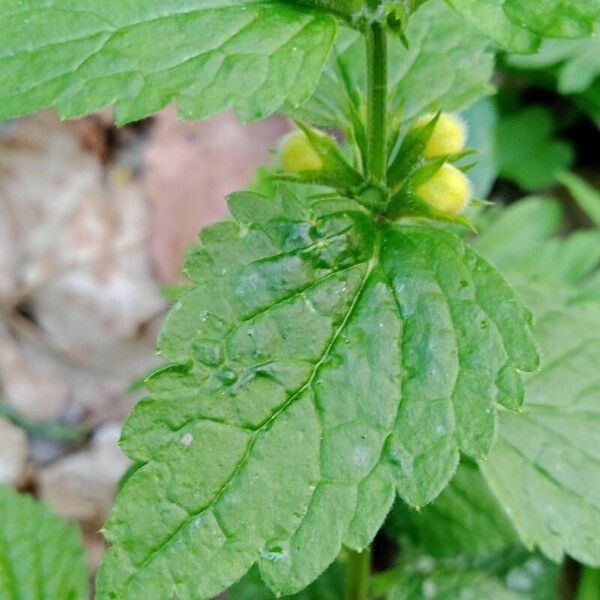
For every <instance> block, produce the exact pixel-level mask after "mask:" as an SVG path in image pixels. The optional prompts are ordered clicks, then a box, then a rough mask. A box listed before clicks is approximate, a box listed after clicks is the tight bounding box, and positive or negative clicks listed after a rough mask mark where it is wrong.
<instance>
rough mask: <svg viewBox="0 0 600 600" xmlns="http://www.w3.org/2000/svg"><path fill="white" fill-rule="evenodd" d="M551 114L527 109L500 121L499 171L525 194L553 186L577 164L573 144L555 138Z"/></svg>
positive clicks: (498, 132) (532, 108)
mask: <svg viewBox="0 0 600 600" xmlns="http://www.w3.org/2000/svg"><path fill="white" fill-rule="evenodd" d="M555 130H556V126H555V123H554V120H553V118H552V114H551V113H550V111H549V110H548V109H546V108H544V107H542V106H533V107H528V108H525V109H523V110H521V111H519V112H517V113H514V114H511V115H508V116H505V117H503V118H502V119H500V121H499V123H498V127H497V130H496V148H495V156H496V162H497V166H498V171H499V173H500V175H501V176H502V177H505V178H506V179H510V180H511V181H513V182H515V183H516V184H518V185H519V186H521V187H522V188H523V189H524V190H537V189H541V188H546V187H548V186H551V185H552V184H553V183H555V182H556V179H557V177H558V175H559V174H560V173H561V172H563V171H564V170H565V169H568V168H569V167H570V166H571V164H572V163H573V159H574V155H573V150H572V148H571V146H570V145H569V144H567V143H566V142H563V141H560V140H558V139H556V138H555V136H554V134H555Z"/></svg>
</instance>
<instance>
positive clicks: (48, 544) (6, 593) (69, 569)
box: [0, 486, 88, 600]
mask: <svg viewBox="0 0 600 600" xmlns="http://www.w3.org/2000/svg"><path fill="white" fill-rule="evenodd" d="M0 598H2V600H21V599H24V598H39V599H40V600H85V599H86V598H88V573H87V566H86V560H85V550H84V549H83V544H82V541H81V535H80V533H79V530H78V529H77V527H76V526H74V525H69V524H67V523H65V522H64V521H63V520H62V519H60V518H59V517H57V516H56V515H54V514H53V513H52V512H50V510H49V509H48V508H47V507H46V506H45V505H44V504H39V503H37V502H35V501H34V500H33V499H32V498H30V497H27V496H22V495H20V494H18V493H17V492H16V491H14V490H12V489H11V488H8V487H5V486H0Z"/></svg>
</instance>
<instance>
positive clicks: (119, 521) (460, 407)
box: [98, 187, 537, 600]
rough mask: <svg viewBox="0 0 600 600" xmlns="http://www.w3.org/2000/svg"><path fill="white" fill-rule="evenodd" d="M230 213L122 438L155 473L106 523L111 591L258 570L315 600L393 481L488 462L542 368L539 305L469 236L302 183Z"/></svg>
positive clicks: (372, 529) (435, 489)
mask: <svg viewBox="0 0 600 600" xmlns="http://www.w3.org/2000/svg"><path fill="white" fill-rule="evenodd" d="M229 206H230V210H231V213H232V216H233V220H232V221H230V222H224V223H220V224H218V225H215V226H213V227H209V228H208V229H206V230H204V232H203V233H202V236H201V240H202V246H200V247H198V248H196V249H195V250H194V251H193V252H192V253H191V254H190V256H189V259H188V261H187V265H186V269H185V272H186V273H187V275H188V276H189V277H190V278H191V279H192V280H193V281H194V282H195V287H194V288H193V289H192V290H191V291H189V292H188V293H187V294H185V295H184V296H183V297H182V298H181V299H180V301H179V302H178V303H177V304H176V305H175V306H174V307H173V309H172V311H171V313H170V315H169V316H168V318H167V320H166V322H165V325H164V328H163V331H162V334H161V339H160V350H161V353H162V355H163V356H164V358H165V359H166V360H167V361H168V363H170V364H168V365H167V366H166V367H165V368H164V369H162V370H160V371H159V372H157V373H156V374H155V375H154V376H153V377H151V378H150V380H149V381H148V386H149V389H150V391H151V397H149V398H148V399H146V400H144V401H142V402H141V403H140V404H138V406H137V407H136V409H135V410H134V412H133V413H132V415H131V417H130V418H129V421H128V422H127V424H126V426H125V429H124V433H123V447H124V449H125V451H126V452H127V454H128V455H129V456H130V457H131V458H132V459H134V460H135V461H137V462H143V463H145V464H144V466H142V467H141V468H140V469H138V470H137V471H136V472H135V473H134V474H133V475H132V476H131V478H130V479H129V480H128V482H127V483H126V485H125V486H124V488H123V491H122V492H121V494H120V495H119V497H118V499H117V501H116V504H115V507H114V510H113V513H112V516H111V518H110V520H109V522H108V524H107V527H106V531H107V537H108V539H109V540H110V541H111V542H112V544H113V546H112V548H111V549H110V550H109V552H108V554H107V557H106V559H105V562H104V565H103V568H102V570H101V574H100V577H99V592H98V593H99V598H111V597H118V598H119V599H120V600H121V599H122V600H126V599H128V598H137V597H139V596H141V595H143V594H144V593H146V592H147V591H148V590H152V591H153V593H154V594H155V595H157V596H158V597H165V598H168V597H171V596H172V595H173V594H176V595H177V596H178V597H179V598H181V599H182V600H185V599H187V598H194V599H195V598H208V597H211V596H212V595H215V594H217V593H219V592H220V591H222V590H223V589H225V588H226V587H228V586H229V585H231V584H232V583H233V582H234V581H236V580H237V579H239V578H240V577H241V576H242V575H243V574H244V573H245V572H246V571H247V570H248V569H249V568H250V567H251V566H252V565H253V564H258V566H259V568H260V571H261V575H262V577H263V579H264V580H265V581H266V582H267V583H268V585H269V586H270V587H271V588H272V589H273V591H275V592H276V593H294V592H296V591H298V590H300V589H302V588H303V587H305V586H306V585H307V584H308V583H310V582H311V581H312V580H313V579H315V578H316V577H317V576H318V575H319V574H320V573H321V572H322V571H323V570H324V569H325V568H326V567H327V566H328V565H329V564H330V563H331V562H332V561H333V560H334V559H335V557H336V556H337V554H338V553H339V551H340V548H341V545H342V543H346V544H348V545H351V546H358V545H364V544H367V543H369V542H370V541H371V539H372V538H373V536H374V535H375V533H376V531H377V529H378V528H379V527H380V525H381V523H382V521H383V519H384V518H385V516H386V514H387V512H388V510H389V508H390V505H391V502H392V500H393V494H394V488H396V489H397V491H398V492H399V493H400V495H401V496H402V497H403V498H405V500H407V501H408V502H410V503H411V504H413V505H414V504H425V503H427V502H429V501H431V500H432V499H433V498H434V497H435V496H436V495H437V494H439V492H440V491H441V490H442V489H443V487H444V486H445V485H446V483H447V482H448V481H449V480H450V479H451V477H452V475H453V474H454V471H455V469H456V466H457V463H458V458H459V452H460V451H462V452H465V453H467V454H471V455H472V456H476V457H481V456H485V455H486V454H487V452H488V451H489V449H490V446H491V444H492V442H493V440H494V436H495V423H496V404H497V403H498V402H503V403H505V404H507V405H511V406H513V405H518V404H519V400H520V398H519V395H520V391H519V381H520V378H519V375H518V372H517V370H518V369H524V370H531V369H533V368H535V366H536V364H537V353H536V350H535V347H534V346H533V344H532V342H531V339H530V337H529V333H528V324H529V314H528V312H527V311H526V310H525V309H523V308H522V306H521V305H520V304H519V302H518V301H517V300H516V298H515V296H514V295H513V293H512V291H511V290H510V288H509V287H508V286H507V284H506V283H505V282H504V280H503V279H502V278H501V277H500V276H499V275H498V274H497V273H496V272H495V271H494V270H493V269H492V268H491V267H490V266H489V265H488V264H487V263H485V262H484V261H483V260H482V259H481V258H480V257H479V256H478V255H476V254H475V253H474V252H473V251H472V250H470V249H469V248H468V247H467V246H465V245H464V243H463V242H462V241H461V240H460V239H459V238H458V237H456V236H454V235H452V234H450V233H447V232H444V231H442V230H436V229H431V228H429V227H421V226H416V225H385V226H384V225H382V224H376V223H375V222H374V221H373V220H372V217H371V216H370V215H369V214H368V213H367V212H365V211H364V210H363V209H362V208H361V207H360V206H359V205H358V204H356V203H354V202H352V201H350V200H348V199H341V198H340V199H335V198H327V199H310V198H301V197H298V196H297V195H296V194H294V193H293V188H291V187H285V188H282V189H281V190H280V192H279V193H278V194H276V195H275V197H274V198H266V197H263V196H259V195H257V194H252V193H242V194H236V195H234V196H232V197H231V198H230V200H229ZM367 502H368V508H365V507H366V503H367ZM317 540H318V543H317Z"/></svg>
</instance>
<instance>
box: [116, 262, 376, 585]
mask: <svg viewBox="0 0 600 600" xmlns="http://www.w3.org/2000/svg"><path fill="white" fill-rule="evenodd" d="M359 264H364V263H359ZM377 265H378V257H373V258H372V259H371V260H370V261H369V262H368V263H367V266H366V269H365V274H364V276H363V279H362V281H361V283H360V285H359V287H358V288H357V290H356V292H355V295H354V298H353V300H352V302H351V304H350V306H349V308H348V310H347V311H346V314H345V315H344V318H343V319H342V321H341V323H340V325H339V326H338V328H337V329H336V331H335V332H334V334H333V336H332V337H331V339H330V341H329V342H328V344H327V347H326V348H325V350H324V351H323V353H322V354H321V356H320V357H319V359H318V361H317V362H316V363H315V366H314V367H313V369H312V370H311V373H310V376H309V378H308V379H307V381H306V382H305V383H304V384H303V385H302V387H300V388H299V389H298V390H297V391H296V392H294V393H293V394H292V395H291V396H290V397H289V398H288V400H287V401H286V402H285V403H284V404H283V405H282V406H281V407H280V408H279V409H278V410H277V411H275V412H274V413H273V414H272V415H271V416H270V418H269V419H267V420H266V421H265V422H264V423H262V424H261V426H260V427H259V428H258V429H257V430H256V431H255V432H254V433H253V434H252V435H251V437H250V439H249V441H248V445H247V447H246V451H245V452H244V455H243V456H242V457H241V459H240V460H239V462H238V463H237V465H236V466H235V468H234V469H233V471H232V473H231V475H230V476H229V478H228V479H227V481H225V483H223V485H222V486H221V487H220V488H219V490H218V491H217V493H216V495H215V497H214V498H213V499H212V500H211V501H210V502H209V503H208V504H205V505H204V506H203V507H202V508H201V509H200V510H198V511H196V512H194V513H193V514H191V515H189V516H188V517H187V518H186V519H185V520H184V522H183V523H182V524H181V525H180V526H179V527H178V528H177V529H176V530H175V531H174V532H173V533H172V534H171V535H170V536H169V537H168V538H167V539H166V540H165V541H164V542H163V543H161V544H160V545H159V546H157V547H155V548H154V549H152V550H151V551H150V552H149V553H148V554H147V556H146V558H144V560H143V561H142V562H141V563H139V565H137V566H136V571H135V572H134V573H132V574H131V575H129V576H128V577H127V579H126V580H125V582H124V587H123V589H124V591H125V592H127V590H128V588H129V585H130V584H131V582H132V580H133V579H134V578H135V576H136V574H137V573H138V572H139V571H141V570H143V569H144V568H145V567H147V566H148V565H149V564H150V563H151V562H152V561H153V560H154V559H155V558H156V557H157V556H158V555H159V554H160V552H161V551H162V550H163V549H164V548H166V547H167V546H168V545H169V544H170V543H171V542H172V541H173V540H174V539H175V538H176V537H177V536H178V535H179V534H180V533H182V532H183V531H184V530H185V529H186V528H187V527H188V526H189V525H190V524H191V523H192V521H194V520H195V519H197V518H198V517H200V516H202V515H203V514H204V513H206V512H208V511H210V510H212V509H214V508H215V506H216V505H217V503H218V502H219V501H220V500H221V498H222V497H223V495H224V494H225V492H226V491H227V489H228V488H229V486H230V485H231V484H232V483H233V481H234V480H235V479H236V477H237V475H238V474H239V473H240V472H241V470H242V469H243V468H244V466H245V465H246V463H247V461H248V459H249V457H250V455H251V453H252V449H253V448H254V446H255V444H256V442H257V441H258V439H259V438H260V435H261V434H262V433H263V432H264V431H267V430H268V429H269V426H270V425H271V424H272V423H273V422H274V421H275V419H277V418H278V417H279V416H280V415H281V414H282V413H283V412H284V411H285V410H287V409H288V408H289V407H290V406H291V405H292V404H293V403H294V402H295V401H296V400H297V399H298V398H300V397H301V395H302V394H303V393H304V392H305V391H306V390H307V389H308V388H309V387H310V386H311V385H312V383H313V381H314V379H315V378H316V377H317V374H318V372H319V370H320V368H321V366H322V365H323V363H324V362H325V361H326V360H327V358H328V356H329V353H330V352H331V350H332V348H333V346H334V345H335V343H336V342H337V340H338V339H339V337H340V335H341V334H342V332H343V331H344V329H345V327H346V325H347V323H348V321H349V320H350V318H351V317H352V315H353V313H354V309H355V308H356V305H357V304H358V301H359V299H360V297H361V295H362V292H363V290H364V288H365V286H366V284H367V282H368V281H369V277H370V275H371V273H372V272H373V270H374V269H375V267H376V266H377ZM355 266H359V265H355ZM311 498H312V496H311ZM309 502H310V500H309Z"/></svg>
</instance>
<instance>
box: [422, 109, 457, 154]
mask: <svg viewBox="0 0 600 600" xmlns="http://www.w3.org/2000/svg"><path fill="white" fill-rule="evenodd" d="M434 118H435V115H425V116H424V117H421V118H420V119H418V120H417V121H416V122H415V124H414V125H413V126H412V129H413V130H415V129H422V128H423V127H425V126H426V125H427V124H428V123H431V121H432V119H434ZM466 143H467V128H466V126H465V124H464V123H463V122H462V121H461V120H460V119H459V118H458V117H456V116H454V115H451V114H449V113H442V114H441V115H440V117H439V119H438V122H437V123H436V125H435V128H434V130H433V133H432V134H431V138H430V139H429V142H428V143H427V146H425V150H424V151H423V155H424V156H425V157H426V158H435V157H438V156H446V155H448V154H457V153H458V152H462V151H463V150H464V149H465V145H466Z"/></svg>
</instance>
